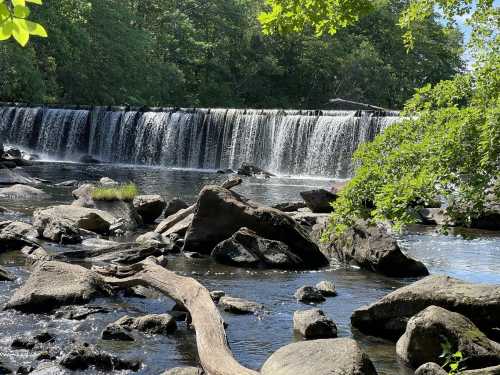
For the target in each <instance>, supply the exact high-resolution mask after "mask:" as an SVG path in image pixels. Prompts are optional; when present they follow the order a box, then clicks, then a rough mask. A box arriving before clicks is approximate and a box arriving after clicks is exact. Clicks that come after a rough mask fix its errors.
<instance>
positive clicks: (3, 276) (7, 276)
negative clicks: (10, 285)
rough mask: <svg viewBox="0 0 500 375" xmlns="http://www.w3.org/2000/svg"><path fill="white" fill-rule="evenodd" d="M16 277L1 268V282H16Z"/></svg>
mask: <svg viewBox="0 0 500 375" xmlns="http://www.w3.org/2000/svg"><path fill="white" fill-rule="evenodd" d="M15 279H16V277H15V276H14V275H13V274H11V273H10V272H9V271H7V270H6V269H5V268H3V267H1V266H0V281H14V280H15Z"/></svg>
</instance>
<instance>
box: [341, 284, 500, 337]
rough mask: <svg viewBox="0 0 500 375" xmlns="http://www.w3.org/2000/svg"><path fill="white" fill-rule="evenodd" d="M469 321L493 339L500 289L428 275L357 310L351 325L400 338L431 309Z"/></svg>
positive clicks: (499, 310)
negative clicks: (416, 317)
mask: <svg viewBox="0 0 500 375" xmlns="http://www.w3.org/2000/svg"><path fill="white" fill-rule="evenodd" d="M432 305H435V306H440V307H442V308H444V309H447V310H450V311H453V312H457V313H460V314H462V315H464V316H466V317H467V318H469V319H470V320H471V321H472V322H473V323H474V324H475V325H476V326H478V327H479V329H480V330H482V331H483V332H484V333H485V334H486V335H488V336H490V338H492V339H496V337H495V336H497V337H498V334H495V332H497V330H496V328H497V327H500V286H497V285H487V284H471V283H467V282H463V281H461V280H457V279H454V278H451V277H447V276H429V277H426V278H424V279H422V280H420V281H417V282H415V283H413V284H410V285H408V286H406V287H403V288H400V289H397V290H396V291H394V292H392V293H390V294H388V295H387V296H385V297H383V298H382V299H380V300H379V301H378V302H375V303H374V304H372V305H370V306H367V307H362V308H360V309H358V310H355V311H354V313H353V315H352V317H351V323H352V325H353V326H354V327H355V328H357V329H359V330H360V331H362V332H364V333H367V334H370V335H373V336H381V337H386V338H391V339H398V338H399V337H400V336H401V335H402V334H403V333H404V331H405V329H406V324H407V322H408V320H409V319H410V318H411V317H412V316H414V315H416V314H418V313H419V312H420V311H422V310H424V309H425V308H427V307H429V306H432Z"/></svg>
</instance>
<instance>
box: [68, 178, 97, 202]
mask: <svg viewBox="0 0 500 375" xmlns="http://www.w3.org/2000/svg"><path fill="white" fill-rule="evenodd" d="M95 188H96V186H95V185H93V184H83V185H81V186H79V187H78V189H75V190H73V191H72V193H71V194H72V195H73V198H75V200H76V201H75V202H73V204H72V205H73V206H78V207H87V208H94V200H93V199H92V192H93V191H94V189H95Z"/></svg>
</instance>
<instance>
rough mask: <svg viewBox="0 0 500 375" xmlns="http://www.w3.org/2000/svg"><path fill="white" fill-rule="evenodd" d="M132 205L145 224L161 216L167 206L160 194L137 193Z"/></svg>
mask: <svg viewBox="0 0 500 375" xmlns="http://www.w3.org/2000/svg"><path fill="white" fill-rule="evenodd" d="M133 205H134V207H135V209H136V211H137V213H138V214H139V215H140V216H141V217H142V220H143V222H144V223H145V224H152V223H154V222H155V220H156V219H157V218H159V217H160V216H161V214H162V213H163V210H164V209H165V207H166V206H167V204H166V203H165V200H164V199H163V198H162V197H161V196H160V195H139V196H137V197H135V198H134V201H133Z"/></svg>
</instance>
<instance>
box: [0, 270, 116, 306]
mask: <svg viewBox="0 0 500 375" xmlns="http://www.w3.org/2000/svg"><path fill="white" fill-rule="evenodd" d="M107 293H108V289H107V287H106V285H105V283H104V281H103V280H102V279H101V277H99V275H97V274H96V273H94V272H92V271H89V270H88V269H86V268H83V267H81V266H77V265H74V264H68V263H62V262H56V261H48V262H40V263H38V264H37V266H36V267H35V269H34V270H33V272H32V273H31V275H30V277H29V278H28V280H27V281H26V282H25V283H24V284H23V285H22V286H21V288H19V289H18V290H16V292H15V293H14V295H13V296H12V297H11V299H10V300H9V302H8V303H7V305H6V306H5V308H6V309H14V310H18V311H22V312H27V313H42V312H50V311H52V310H54V309H56V308H58V307H61V306H64V305H71V304H83V303H87V302H89V301H90V300H91V299H92V298H94V297H97V296H100V295H105V294H107Z"/></svg>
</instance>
